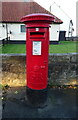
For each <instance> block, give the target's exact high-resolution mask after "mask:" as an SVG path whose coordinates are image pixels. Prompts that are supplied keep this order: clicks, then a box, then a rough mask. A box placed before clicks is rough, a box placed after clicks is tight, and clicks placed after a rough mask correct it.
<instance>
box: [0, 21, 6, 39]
mask: <svg viewBox="0 0 78 120" xmlns="http://www.w3.org/2000/svg"><path fill="white" fill-rule="evenodd" d="M3 25H4V27H3ZM4 38H6V25H5V24H2V23H0V40H2V39H4Z"/></svg>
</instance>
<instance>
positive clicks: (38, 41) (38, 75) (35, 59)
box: [21, 14, 54, 90]
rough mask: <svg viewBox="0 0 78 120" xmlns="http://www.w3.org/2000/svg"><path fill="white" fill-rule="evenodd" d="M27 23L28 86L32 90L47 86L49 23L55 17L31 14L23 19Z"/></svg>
mask: <svg viewBox="0 0 78 120" xmlns="http://www.w3.org/2000/svg"><path fill="white" fill-rule="evenodd" d="M21 21H22V22H24V23H25V25H26V53H27V58H26V65H27V68H26V69H27V70H26V71H27V87H28V88H30V89H32V90H43V89H46V88H47V78H48V50H49V25H50V24H51V23H52V22H53V21H54V17H53V16H51V15H48V14H30V15H27V16H24V17H23V18H22V19H21Z"/></svg>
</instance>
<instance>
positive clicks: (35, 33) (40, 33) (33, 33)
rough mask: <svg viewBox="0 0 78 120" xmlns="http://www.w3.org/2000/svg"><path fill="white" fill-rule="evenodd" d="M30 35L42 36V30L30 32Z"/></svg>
mask: <svg viewBox="0 0 78 120" xmlns="http://www.w3.org/2000/svg"><path fill="white" fill-rule="evenodd" d="M30 37H44V32H30Z"/></svg>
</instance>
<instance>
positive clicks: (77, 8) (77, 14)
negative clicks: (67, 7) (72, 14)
mask: <svg viewBox="0 0 78 120" xmlns="http://www.w3.org/2000/svg"><path fill="white" fill-rule="evenodd" d="M76 36H78V1H77V2H76Z"/></svg>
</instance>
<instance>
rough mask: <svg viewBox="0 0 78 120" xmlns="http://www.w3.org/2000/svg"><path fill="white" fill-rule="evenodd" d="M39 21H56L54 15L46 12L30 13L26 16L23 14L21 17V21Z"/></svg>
mask: <svg viewBox="0 0 78 120" xmlns="http://www.w3.org/2000/svg"><path fill="white" fill-rule="evenodd" d="M34 21H35V22H36V21H37V22H38V21H44V22H47V23H48V24H50V23H52V22H53V21H54V16H52V15H50V14H44V13H35V14H29V15H26V16H23V17H22V18H21V22H25V23H28V22H34Z"/></svg>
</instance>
